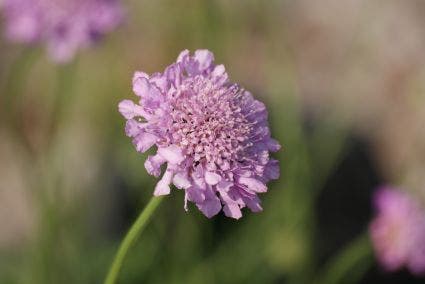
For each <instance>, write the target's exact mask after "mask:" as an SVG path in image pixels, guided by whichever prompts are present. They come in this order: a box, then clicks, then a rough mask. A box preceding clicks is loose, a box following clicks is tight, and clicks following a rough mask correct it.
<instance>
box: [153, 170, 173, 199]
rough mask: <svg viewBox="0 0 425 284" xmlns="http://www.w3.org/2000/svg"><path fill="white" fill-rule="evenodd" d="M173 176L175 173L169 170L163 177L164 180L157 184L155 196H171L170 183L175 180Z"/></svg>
mask: <svg viewBox="0 0 425 284" xmlns="http://www.w3.org/2000/svg"><path fill="white" fill-rule="evenodd" d="M173 175H174V172H173V171H172V170H170V169H168V168H167V170H166V171H165V173H164V175H163V176H162V179H161V180H160V181H159V182H158V183H157V184H156V186H155V191H154V192H153V195H155V196H160V195H167V194H170V191H171V189H170V183H171V180H172V179H173Z"/></svg>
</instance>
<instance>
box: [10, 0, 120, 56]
mask: <svg viewBox="0 0 425 284" xmlns="http://www.w3.org/2000/svg"><path fill="white" fill-rule="evenodd" d="M3 1H4V3H3V5H2V9H3V12H4V17H5V21H6V36H7V37H8V38H9V39H10V40H12V41H15V42H24V43H34V42H45V43H46V45H47V49H48V51H49V54H50V56H51V57H52V58H53V59H54V60H55V61H56V62H60V63H62V62H67V61H69V60H71V59H72V58H73V57H74V55H75V53H76V52H77V51H78V49H80V48H83V47H86V46H88V45H90V44H92V43H93V42H95V41H97V40H98V39H99V38H100V37H101V36H102V35H104V34H105V33H107V32H109V31H111V30H113V29H114V28H115V27H116V26H117V25H118V24H119V23H120V21H121V19H122V16H123V11H122V8H121V5H120V3H119V0H3Z"/></svg>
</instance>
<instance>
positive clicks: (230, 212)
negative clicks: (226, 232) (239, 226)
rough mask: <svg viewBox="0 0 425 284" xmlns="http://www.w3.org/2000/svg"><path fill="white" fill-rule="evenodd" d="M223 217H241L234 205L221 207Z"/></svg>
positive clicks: (238, 209)
mask: <svg viewBox="0 0 425 284" xmlns="http://www.w3.org/2000/svg"><path fill="white" fill-rule="evenodd" d="M223 211H224V215H226V216H227V217H231V218H235V219H239V218H241V217H242V212H241V209H240V208H239V205H238V204H236V203H227V204H225V205H224V206H223Z"/></svg>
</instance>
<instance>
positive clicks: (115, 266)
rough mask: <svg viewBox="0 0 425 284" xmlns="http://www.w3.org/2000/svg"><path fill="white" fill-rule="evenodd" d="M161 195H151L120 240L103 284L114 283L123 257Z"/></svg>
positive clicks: (160, 198)
mask: <svg viewBox="0 0 425 284" xmlns="http://www.w3.org/2000/svg"><path fill="white" fill-rule="evenodd" d="M162 199H163V197H152V198H151V200H150V201H149V203H148V204H147V205H146V207H145V209H144V210H143V211H142V213H141V214H140V215H139V217H138V218H137V220H136V222H134V224H133V226H131V228H130V230H129V231H128V233H127V235H126V236H125V238H124V240H123V241H122V242H121V245H120V247H119V249H118V252H117V254H116V255H115V258H114V261H113V262H112V265H111V267H110V268H109V271H108V275H107V277H106V279H105V282H104V284H114V283H116V280H117V277H118V273H119V271H120V269H121V267H122V264H123V262H124V258H125V256H126V254H127V252H128V250H129V249H130V248H131V246H132V245H133V244H134V242H135V241H136V240H137V238H138V237H139V235H140V234H141V233H142V231H143V229H144V228H145V227H146V225H147V224H148V222H149V220H150V217H151V216H152V214H153V212H154V211H155V209H156V208H157V207H158V205H159V203H161V201H162Z"/></svg>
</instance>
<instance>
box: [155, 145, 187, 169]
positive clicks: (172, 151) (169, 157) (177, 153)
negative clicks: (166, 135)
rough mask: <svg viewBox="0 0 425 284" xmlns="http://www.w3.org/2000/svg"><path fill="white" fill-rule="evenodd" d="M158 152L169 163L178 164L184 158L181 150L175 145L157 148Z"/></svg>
mask: <svg viewBox="0 0 425 284" xmlns="http://www.w3.org/2000/svg"><path fill="white" fill-rule="evenodd" d="M158 154H159V155H161V156H162V157H163V158H164V159H165V160H166V161H167V162H169V163H171V164H180V163H181V162H183V160H184V156H183V153H182V150H181V149H180V147H178V146H176V145H170V146H168V147H164V148H158Z"/></svg>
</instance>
